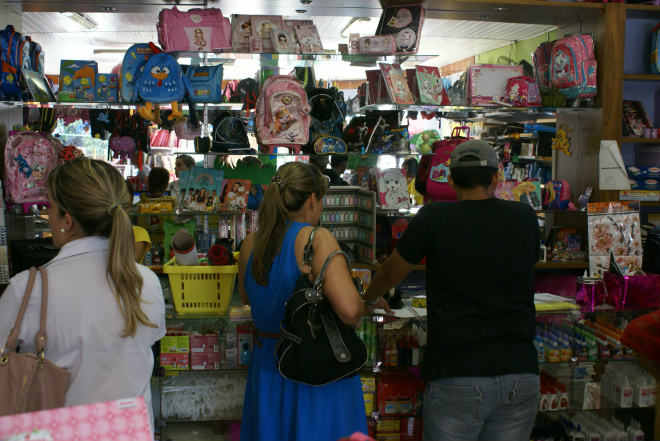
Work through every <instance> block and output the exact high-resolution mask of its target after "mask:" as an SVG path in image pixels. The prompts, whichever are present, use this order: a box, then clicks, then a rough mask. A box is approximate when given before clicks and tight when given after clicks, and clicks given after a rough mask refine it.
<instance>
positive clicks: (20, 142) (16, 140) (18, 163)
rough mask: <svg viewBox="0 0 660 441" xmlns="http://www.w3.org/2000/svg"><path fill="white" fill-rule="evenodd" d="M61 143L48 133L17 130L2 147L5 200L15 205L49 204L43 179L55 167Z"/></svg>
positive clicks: (44, 179) (61, 147)
mask: <svg viewBox="0 0 660 441" xmlns="http://www.w3.org/2000/svg"><path fill="white" fill-rule="evenodd" d="M63 147H64V146H63V145H62V143H61V142H60V141H59V140H58V139H56V138H53V137H52V136H50V135H47V136H42V135H40V134H39V133H37V132H32V131H24V132H18V133H15V134H13V135H11V136H10V137H9V139H7V144H6V146H5V177H4V185H5V188H6V190H7V199H8V200H9V201H10V202H12V203H14V204H45V203H48V198H47V193H46V181H47V178H48V174H49V173H50V172H51V171H52V170H53V169H54V168H55V167H57V166H58V162H59V153H60V151H61V150H62V149H63Z"/></svg>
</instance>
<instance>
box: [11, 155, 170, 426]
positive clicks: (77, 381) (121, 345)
mask: <svg viewBox="0 0 660 441" xmlns="http://www.w3.org/2000/svg"><path fill="white" fill-rule="evenodd" d="M129 198H132V195H130V194H129V192H128V190H127V188H126V184H125V182H124V180H123V178H122V176H121V174H120V173H119V172H118V171H117V170H116V169H115V168H114V167H112V165H110V164H108V163H106V162H103V161H96V160H90V159H86V158H78V159H74V160H72V161H70V162H67V163H66V164H64V165H61V166H59V167H57V168H56V169H54V170H53V171H52V172H51V173H50V175H49V176H48V201H49V203H50V209H49V221H50V228H51V234H52V236H53V243H54V244H55V246H57V247H58V248H60V252H59V253H58V255H57V256H56V257H55V258H54V259H53V260H51V261H50V262H48V263H47V264H46V265H45V266H44V267H45V268H46V271H47V273H48V319H47V323H46V330H47V332H48V344H47V346H46V356H47V357H48V359H49V360H50V361H51V362H53V363H55V364H56V365H58V366H59V367H61V368H63V369H66V370H67V371H69V372H70V373H71V378H70V381H69V388H68V390H67V396H66V405H67V406H74V405H79V404H87V403H94V402H99V401H108V400H115V399H121V398H129V397H136V396H143V397H144V398H145V400H146V402H147V408H148V409H149V412H150V415H151V392H150V388H149V381H150V378H151V373H152V370H153V364H154V357H153V353H152V352H151V346H152V345H153V344H154V343H155V342H156V341H158V340H159V339H160V338H161V337H163V335H165V305H164V301H163V293H162V290H161V287H160V283H159V281H158V278H157V277H156V275H155V274H154V273H153V272H152V271H150V270H149V269H148V268H146V267H144V266H142V265H139V264H136V263H135V247H134V240H133V230H132V226H131V222H130V219H129V217H128V214H127V213H126V211H125V210H124V207H127V206H128V204H129V201H130V199H129ZM28 277H29V271H24V272H22V273H20V274H17V275H16V276H14V277H13V278H12V279H11V281H10V283H9V286H8V287H7V290H6V291H5V293H4V294H3V295H2V297H0V341H3V342H4V341H6V339H7V336H8V335H9V331H10V330H11V327H12V326H13V324H14V321H15V319H16V314H17V312H18V309H19V306H20V303H21V301H22V299H23V294H24V293H25V288H26V285H27V280H28ZM34 286H35V289H34V294H33V295H32V297H31V299H30V302H29V304H28V307H27V311H26V313H25V318H24V320H23V325H22V327H21V331H20V335H19V344H20V347H21V351H22V352H32V353H35V335H36V333H37V331H38V328H39V314H40V307H41V295H38V294H39V288H37V287H41V276H40V275H39V273H37V279H36V281H35V285H34ZM151 423H152V424H153V418H151Z"/></svg>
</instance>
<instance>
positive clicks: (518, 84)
mask: <svg viewBox="0 0 660 441" xmlns="http://www.w3.org/2000/svg"><path fill="white" fill-rule="evenodd" d="M503 101H504V102H506V103H509V104H512V105H514V106H517V107H523V106H540V105H541V94H540V93H539V87H538V86H537V84H536V81H534V80H533V79H531V78H529V77H513V78H509V79H508V80H506V92H505V93H504V100H503Z"/></svg>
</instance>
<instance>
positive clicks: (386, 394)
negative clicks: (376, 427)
mask: <svg viewBox="0 0 660 441" xmlns="http://www.w3.org/2000/svg"><path fill="white" fill-rule="evenodd" d="M377 391H378V392H377V394H376V395H377V397H378V403H377V410H378V412H380V413H381V415H416V414H417V413H418V412H419V411H421V403H422V396H423V393H424V382H423V381H422V380H420V379H418V378H417V376H415V375H414V374H412V373H409V372H383V373H381V374H380V377H379V382H378V385H377Z"/></svg>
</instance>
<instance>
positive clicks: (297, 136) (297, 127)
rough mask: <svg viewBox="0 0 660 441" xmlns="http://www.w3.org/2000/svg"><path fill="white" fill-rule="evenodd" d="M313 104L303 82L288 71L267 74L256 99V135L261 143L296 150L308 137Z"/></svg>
mask: <svg viewBox="0 0 660 441" xmlns="http://www.w3.org/2000/svg"><path fill="white" fill-rule="evenodd" d="M309 113H310V106H309V103H308V102H307V93H306V92H305V89H303V85H302V83H301V82H300V81H299V80H297V79H295V78H293V77H291V76H288V75H275V76H272V77H268V79H266V81H265V82H264V84H263V86H262V88H261V94H260V95H259V99H258V100H257V118H256V124H255V129H256V135H257V140H258V142H259V145H260V146H263V148H264V149H266V150H267V151H268V152H270V153H273V152H274V149H275V148H276V147H287V148H290V149H293V150H294V151H295V152H296V154H297V153H299V152H300V149H301V147H302V146H304V145H305V144H307V142H308V141H309V126H310V115H309Z"/></svg>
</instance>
